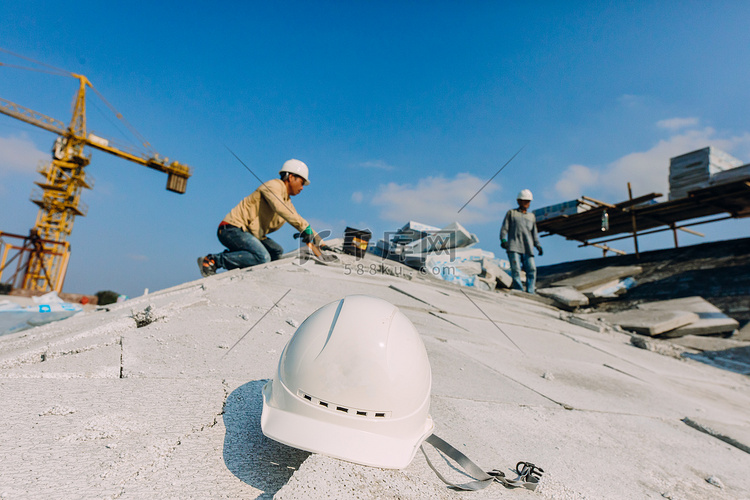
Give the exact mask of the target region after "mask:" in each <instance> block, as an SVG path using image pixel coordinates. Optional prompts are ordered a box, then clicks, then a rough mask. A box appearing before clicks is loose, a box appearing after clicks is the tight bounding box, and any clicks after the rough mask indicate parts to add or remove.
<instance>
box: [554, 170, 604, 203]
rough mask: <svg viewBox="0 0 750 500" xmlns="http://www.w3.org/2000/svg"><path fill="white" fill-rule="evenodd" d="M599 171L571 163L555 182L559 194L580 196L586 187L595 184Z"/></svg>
mask: <svg viewBox="0 0 750 500" xmlns="http://www.w3.org/2000/svg"><path fill="white" fill-rule="evenodd" d="M598 178H599V172H597V171H596V170H594V169H591V168H589V167H586V166H584V165H571V166H569V167H568V168H567V169H566V170H565V172H563V174H562V176H561V177H560V180H559V181H557V183H556V184H555V191H556V192H557V194H559V195H561V196H563V197H565V199H568V198H578V197H579V196H581V194H583V192H584V191H585V190H586V188H588V187H591V186H595V185H596V183H597V180H598Z"/></svg>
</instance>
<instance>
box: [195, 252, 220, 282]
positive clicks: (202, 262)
mask: <svg viewBox="0 0 750 500" xmlns="http://www.w3.org/2000/svg"><path fill="white" fill-rule="evenodd" d="M198 268H199V269H200V270H201V276H203V277H204V278H205V277H207V276H213V275H214V274H216V261H215V260H214V259H213V258H212V257H211V256H210V255H206V256H205V257H198Z"/></svg>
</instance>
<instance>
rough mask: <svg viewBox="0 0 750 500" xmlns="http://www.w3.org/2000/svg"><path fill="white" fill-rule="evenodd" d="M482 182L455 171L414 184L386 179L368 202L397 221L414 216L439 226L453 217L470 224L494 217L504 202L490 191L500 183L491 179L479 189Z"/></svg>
mask: <svg viewBox="0 0 750 500" xmlns="http://www.w3.org/2000/svg"><path fill="white" fill-rule="evenodd" d="M485 182H486V181H483V180H482V179H480V178H478V177H475V176H473V175H471V174H468V173H459V174H457V175H456V176H455V177H454V178H453V179H446V178H444V177H426V178H424V179H420V180H419V182H417V184H416V186H414V185H410V184H397V183H395V182H390V183H388V184H383V185H380V186H379V187H378V189H377V192H376V194H375V196H374V198H373V199H372V204H373V205H375V206H379V207H381V212H380V217H381V218H382V219H384V220H387V221H393V222H399V223H401V222H405V221H407V220H417V221H420V222H424V223H426V224H432V225H436V226H441V225H446V224H450V223H451V222H454V221H459V222H461V223H467V224H470V223H482V222H488V221H493V220H497V219H498V218H500V217H502V214H503V213H504V211H505V210H506V209H507V204H505V203H500V202H495V201H494V197H493V196H492V194H493V193H495V192H496V191H498V190H499V189H500V187H499V186H498V185H497V184H495V183H492V182H491V183H489V184H488V185H487V186H486V187H485V188H484V189H482V186H483V185H484V183H485ZM480 190H481V191H480ZM472 197H474V198H473V199H472ZM469 200H471V202H470V203H469V204H468V205H466V203H467V202H468V201H469ZM464 205H466V206H465V207H464V208H463V209H462V210H461V207H463V206H464ZM459 210H461V212H460V213H459Z"/></svg>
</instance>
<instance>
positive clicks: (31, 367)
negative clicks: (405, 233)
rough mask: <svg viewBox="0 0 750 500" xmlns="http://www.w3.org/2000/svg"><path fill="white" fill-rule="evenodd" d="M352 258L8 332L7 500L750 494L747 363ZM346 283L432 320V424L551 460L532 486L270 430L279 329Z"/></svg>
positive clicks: (289, 327) (506, 460)
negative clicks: (635, 338) (444, 479)
mask: <svg viewBox="0 0 750 500" xmlns="http://www.w3.org/2000/svg"><path fill="white" fill-rule="evenodd" d="M340 258H341V262H340V263H338V264H336V265H329V266H324V265H319V264H315V263H313V262H307V263H305V264H304V265H301V264H300V263H299V262H298V260H297V259H295V258H287V259H283V260H280V261H276V262H273V263H270V264H268V265H265V266H260V267H257V268H251V269H247V270H235V271H230V272H226V273H222V274H219V275H216V276H213V277H210V278H206V279H200V280H197V281H193V282H191V283H186V284H184V285H180V286H177V287H174V288H171V289H168V290H163V291H160V292H156V293H152V294H150V295H148V296H143V297H137V298H133V299H130V300H128V301H126V302H124V303H120V304H112V305H110V306H107V307H106V309H104V308H101V309H100V310H97V311H85V312H83V313H81V314H79V315H77V316H75V317H73V318H70V319H68V320H65V321H61V322H58V323H53V324H49V325H45V326H41V327H37V328H34V329H31V330H26V331H23V332H19V333H16V334H12V335H7V336H3V337H0V401H2V403H1V404H2V416H3V425H2V427H0V442H1V443H2V445H0V463H2V473H1V474H0V498H2V499H13V498H24V499H27V498H40V499H45V500H46V499H49V498H112V499H115V498H118V499H119V498H121V499H127V498H278V499H323V498H325V499H328V498H359V499H380V498H425V499H426V498H429V499H452V498H472V499H473V498H476V499H487V498H529V499H531V498H553V499H583V498H588V499H594V498H595V499H601V498H615V499H617V498H622V499H644V498H670V499H705V498H712V499H746V498H750V474H748V471H750V454H748V452H747V451H743V449H741V448H742V447H743V443H744V445H747V444H749V443H750V439H748V438H747V436H748V429H750V412H749V411H748V410H749V409H750V379H748V377H747V376H743V375H740V374H736V373H732V372H728V371H723V370H720V369H718V368H714V367H711V366H708V365H704V364H701V363H699V362H696V361H693V360H689V359H683V360H680V359H676V358H674V357H669V356H663V355H660V354H656V353H654V352H651V351H648V350H643V349H639V348H637V347H634V346H633V345H631V344H630V335H629V334H626V333H623V332H619V331H616V330H607V331H604V332H598V331H593V330H591V329H588V328H585V327H583V326H577V325H576V324H573V323H571V322H569V321H567V320H566V318H567V317H568V313H563V312H561V311H560V310H558V309H556V308H554V307H552V306H549V305H546V304H545V303H543V302H540V301H538V300H535V299H533V298H530V297H524V296H522V295H520V294H511V293H506V292H501V291H495V292H481V291H477V290H473V289H461V288H458V287H456V286H452V285H449V284H446V283H443V282H439V281H437V280H434V279H431V278H429V277H423V276H419V275H418V273H416V272H415V271H413V270H411V269H409V268H403V267H400V266H399V265H398V264H396V263H393V262H387V263H386V266H387V267H388V271H390V272H392V273H394V274H395V275H390V274H388V273H387V272H384V269H383V268H382V266H380V261H379V260H371V259H372V258H371V257H368V258H367V259H366V260H363V261H356V260H355V259H354V258H353V257H349V256H340ZM360 266H361V267H360ZM286 292H289V293H288V294H287V295H286V297H284V299H283V300H282V301H281V302H280V303H279V304H278V306H277V307H275V308H273V309H272V310H271V311H270V312H269V313H268V315H267V316H265V318H263V319H262V321H260V322H259V323H258V324H257V325H256V326H255V327H254V328H252V329H251V327H252V326H253V325H254V324H255V323H256V321H258V320H259V319H261V317H262V316H263V315H264V314H265V313H266V312H267V311H268V310H269V309H270V308H271V307H272V306H273V304H274V302H275V301H277V300H278V299H279V298H281V297H282V296H283V295H284V294H285V293H286ZM464 293H465V294H466V295H464ZM349 294H367V295H372V296H375V297H379V298H382V299H385V300H388V301H390V302H391V303H393V304H395V305H397V306H398V307H399V308H400V309H401V310H402V311H403V312H404V313H405V314H406V315H407V316H408V317H409V318H410V319H411V320H412V322H413V323H414V325H415V326H416V328H417V329H418V330H419V332H420V333H421V335H422V338H423V340H424V343H425V346H426V348H427V352H428V355H429V358H430V362H431V365H432V373H433V386H432V407H431V415H432V417H433V419H434V421H435V423H436V434H438V435H439V436H441V437H443V438H444V439H446V440H447V441H448V442H450V443H451V444H453V445H454V446H456V447H457V448H459V449H460V450H461V451H463V452H464V453H466V454H467V455H468V456H469V457H470V458H471V459H472V460H474V461H475V462H476V463H477V464H479V465H480V466H481V467H483V468H485V469H486V470H490V469H494V468H497V469H501V470H505V471H506V475H508V476H511V477H514V475H513V474H511V473H510V471H509V468H512V467H514V466H515V464H516V462H518V461H520V460H526V461H531V462H534V463H535V464H537V465H539V466H541V467H542V468H544V470H545V474H544V477H543V478H542V481H541V483H540V486H539V488H538V489H537V491H536V492H531V491H527V490H523V489H517V490H508V489H505V488H504V487H503V486H501V485H500V484H493V485H491V486H490V487H488V488H487V489H485V490H482V491H480V492H473V493H456V492H453V491H451V490H449V489H447V488H446V487H445V485H444V484H443V483H441V482H440V481H439V480H438V478H437V477H436V476H435V474H434V473H433V472H432V471H431V470H430V469H429V468H428V466H427V463H426V461H425V459H424V457H423V456H422V455H421V454H417V456H416V458H415V459H414V461H413V462H412V463H411V465H410V466H409V467H408V468H406V469H404V470H382V469H375V468H369V467H364V466H359V465H355V464H351V463H348V462H343V461H339V460H336V459H332V458H328V457H326V456H322V455H317V454H310V453H307V452H304V451H300V450H297V449H294V448H289V447H287V446H284V445H281V444H278V443H275V442H274V441H271V440H269V439H267V438H265V437H264V436H263V434H262V433H261V429H260V413H261V408H262V398H261V388H262V387H263V385H264V383H265V381H266V380H267V379H269V378H271V377H272V376H273V373H274V371H275V369H276V366H277V363H278V359H279V355H280V354H281V352H282V350H283V348H284V345H285V344H286V342H287V341H288V340H289V339H290V338H291V335H292V334H293V333H294V331H295V329H296V326H297V325H299V324H300V323H301V322H302V321H303V320H304V319H305V318H306V317H307V316H308V315H309V314H310V313H312V312H313V311H315V310H316V309H318V308H319V307H321V306H323V305H325V304H327V303H329V302H331V301H334V300H337V299H340V298H341V297H343V296H345V295H349ZM487 316H489V317H490V318H491V319H492V320H493V321H494V323H493V322H492V321H489V320H488V319H487ZM134 318H137V319H139V320H142V321H141V323H142V324H143V325H144V326H141V327H137V324H136V321H135V319H134ZM248 330H249V333H248ZM246 333H247V336H246V337H245V338H244V339H243V340H242V341H241V342H239V344H237V346H236V347H234V348H233V349H232V350H231V352H229V349H230V348H231V347H232V346H233V345H235V343H236V342H237V341H238V340H239V339H240V338H241V337H242V336H243V335H245V334H246ZM506 335H507V336H506ZM508 337H510V339H512V342H511V341H510V340H509V339H508ZM686 418H687V419H690V420H689V422H691V423H693V424H694V425H693V426H690V425H687V424H686V423H685V421H683V419H686ZM695 424H697V425H695ZM696 426H697V427H704V428H710V429H712V430H715V432H713V434H714V435H711V434H709V433H706V432H701V431H700V430H697V429H696V428H695V427H696ZM715 435H723V436H726V437H729V438H731V439H726V440H721V439H719V438H717V437H715ZM726 441H731V442H734V443H735V445H739V446H733V445H732V444H730V443H728V442H726ZM745 449H746V450H747V448H745ZM430 456H431V457H432V458H433V459H434V460H433V461H434V462H435V463H436V465H437V466H438V467H439V468H440V470H441V472H443V473H444V474H445V475H447V476H449V477H450V478H451V479H453V480H455V481H457V482H463V481H466V480H467V478H465V477H462V476H460V475H459V474H458V473H457V472H456V471H454V470H452V469H451V468H450V467H449V465H448V463H447V462H445V461H443V460H441V459H440V458H439V457H438V455H437V453H436V452H435V451H434V450H432V451H431V452H430Z"/></svg>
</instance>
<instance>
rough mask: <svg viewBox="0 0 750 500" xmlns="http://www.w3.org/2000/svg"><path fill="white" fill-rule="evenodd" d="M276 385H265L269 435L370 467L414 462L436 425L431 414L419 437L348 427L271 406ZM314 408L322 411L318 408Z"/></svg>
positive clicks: (263, 421) (265, 428)
mask: <svg viewBox="0 0 750 500" xmlns="http://www.w3.org/2000/svg"><path fill="white" fill-rule="evenodd" d="M274 385H276V384H274V381H269V382H268V383H266V385H265V386H264V387H263V412H262V413H261V418H260V426H261V430H262V431H263V434H264V435H265V436H266V437H269V438H271V439H273V440H274V441H278V442H279V443H282V444H285V445H287V446H291V447H293V448H299V449H301V450H305V451H309V452H313V453H320V454H322V455H327V456H330V457H333V458H338V459H341V460H346V461H348V462H353V463H357V464H360V465H367V466H370V467H380V468H384V469H403V468H405V467H407V466H408V465H409V464H410V463H411V461H412V460H413V459H414V455H415V454H416V453H417V450H419V446H420V445H421V444H422V441H424V440H425V439H427V437H428V436H429V435H430V434H432V431H433V428H434V424H433V422H432V418H430V417H429V416H428V417H427V420H426V421H425V425H424V430H423V435H422V436H416V437H409V438H396V437H392V436H385V435H383V434H379V433H377V434H376V433H373V432H367V431H364V430H361V429H353V428H348V427H345V426H341V425H337V424H335V423H332V422H326V421H323V420H320V419H316V418H312V417H311V416H307V415H302V414H300V413H299V412H290V411H285V410H282V409H280V408H276V407H274V406H271V405H270V404H269V400H270V399H271V391H272V390H277V389H276V388H274V387H273V386H274ZM278 385H280V386H281V391H282V392H284V393H286V394H285V397H289V396H291V395H290V394H289V393H288V391H287V389H286V387H284V385H283V384H278ZM292 397H294V396H292ZM312 410H314V411H319V410H317V409H315V408H313V409H312ZM312 412H313V411H311V413H312ZM342 418H358V417H352V416H342Z"/></svg>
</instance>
